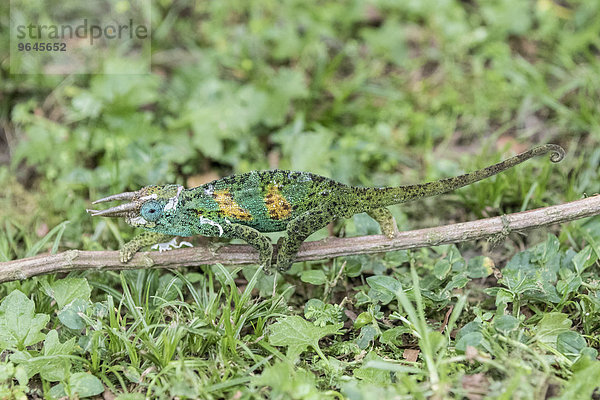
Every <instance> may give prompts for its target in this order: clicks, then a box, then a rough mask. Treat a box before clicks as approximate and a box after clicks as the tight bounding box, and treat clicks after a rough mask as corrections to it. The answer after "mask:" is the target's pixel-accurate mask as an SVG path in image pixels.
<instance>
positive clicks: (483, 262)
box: [467, 256, 494, 279]
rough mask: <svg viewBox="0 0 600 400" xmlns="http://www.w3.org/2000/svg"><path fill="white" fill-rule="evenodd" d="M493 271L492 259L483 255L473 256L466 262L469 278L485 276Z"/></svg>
mask: <svg viewBox="0 0 600 400" xmlns="http://www.w3.org/2000/svg"><path fill="white" fill-rule="evenodd" d="M493 271H494V260H492V259H491V258H489V257H485V256H477V257H473V258H472V259H470V260H469V263H468V264H467V275H468V277H469V278H471V279H477V278H485V277H486V276H489V275H491V273H492V272H493Z"/></svg>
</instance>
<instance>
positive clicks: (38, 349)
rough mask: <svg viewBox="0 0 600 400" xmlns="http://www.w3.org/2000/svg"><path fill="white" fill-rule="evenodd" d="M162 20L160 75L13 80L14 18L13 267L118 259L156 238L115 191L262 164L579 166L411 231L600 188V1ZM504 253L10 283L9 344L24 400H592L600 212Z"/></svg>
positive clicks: (7, 113)
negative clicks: (116, 254) (46, 256)
mask: <svg viewBox="0 0 600 400" xmlns="http://www.w3.org/2000/svg"><path fill="white" fill-rule="evenodd" d="M76 1H81V0H68V1H65V2H64V6H65V7H66V8H67V9H68V7H69V4H73V3H74V2H76ZM119 1H122V0H115V2H117V3H118V2H119ZM25 6H27V7H31V10H29V11H32V12H35V13H39V14H40V15H42V16H44V14H45V13H47V12H48V9H47V8H44V7H41V6H40V5H39V3H38V2H35V1H30V2H27V3H26V5H24V7H25ZM151 6H152V13H151V15H152V69H151V70H152V73H151V74H147V75H127V76H125V75H109V74H103V73H102V72H103V71H110V70H113V68H114V66H115V65H118V64H122V63H123V61H122V60H121V59H118V58H113V57H103V58H102V59H101V60H99V61H100V69H99V70H98V71H97V72H98V73H96V74H90V75H68V76H58V75H42V74H40V75H11V74H10V73H9V72H10V71H9V65H10V60H9V52H10V50H11V49H10V48H9V40H8V26H9V2H6V1H5V2H0V36H1V37H2V38H3V39H6V40H0V187H1V188H2V189H1V190H0V261H7V260H11V259H17V258H22V257H28V256H32V255H35V254H37V253H40V252H45V251H48V250H49V251H57V250H58V251H60V250H66V249H91V250H99V249H103V248H113V249H116V248H117V247H118V246H119V243H122V242H123V241H124V240H128V239H129V238H130V237H131V235H132V234H133V230H132V229H131V228H130V227H127V226H126V225H125V224H124V222H123V221H117V220H115V219H103V220H92V219H91V218H90V217H89V216H88V215H86V213H85V208H86V207H89V205H90V201H91V200H93V199H96V198H99V197H100V196H104V195H107V194H111V193H117V192H121V191H125V190H136V189H138V188H140V187H141V186H144V185H149V184H164V183H179V184H183V185H186V186H187V187H192V186H196V185H199V184H202V183H205V182H208V181H210V180H213V179H216V178H219V177H222V176H226V175H229V174H232V173H239V172H246V171H250V170H254V169H266V168H286V169H296V170H305V171H312V172H315V173H319V174H323V175H327V176H330V177H332V178H335V179H338V180H340V181H343V182H345V183H349V184H355V185H365V186H371V185H372V186H383V185H398V184H407V183H415V182H422V181H427V180H434V179H438V178H442V177H448V176H453V175H457V174H460V173H463V172H466V171H470V170H474V169H476V168H481V167H483V166H487V165H489V164H491V163H493V162H497V161H500V160H501V159H503V158H506V157H508V156H511V155H514V154H515V153H518V152H521V151H524V150H526V149H527V148H529V147H532V146H535V145H538V144H542V143H558V144H560V145H562V146H563V147H565V149H566V150H567V157H566V158H565V159H564V160H563V161H562V162H561V163H560V164H557V165H553V164H551V163H550V162H549V161H548V160H547V159H546V158H544V159H536V160H531V161H528V162H527V163H526V164H523V165H520V166H518V167H517V168H516V169H514V170H511V171H507V172H505V173H503V174H501V175H499V176H496V177H493V178H491V179H488V180H485V181H483V182H481V183H477V184H476V185H472V186H469V187H467V188H464V189H461V190H459V191H457V192H456V193H452V194H448V195H444V196H442V197H439V198H432V199H426V200H423V201H419V202H415V203H409V204H405V205H402V206H396V207H393V208H392V212H393V213H394V215H395V216H396V218H397V221H398V222H399V225H400V228H401V229H403V230H407V229H412V228H417V227H425V226H435V225H436V224H442V223H451V222H456V221H465V220H472V219H476V218H480V217H486V216H494V215H501V214H503V213H509V212H516V211H520V210H524V209H531V208H535V207H541V206H545V205H551V204H559V203H562V202H565V201H570V200H574V199H579V198H581V197H583V196H585V195H592V194H594V193H598V192H599V191H600V177H599V174H598V171H599V166H600V2H598V1H590V0H560V1H558V0H464V1H459V0H435V1H434V0H402V1H397V0H367V1H362V0H355V1H352V0H343V1H319V0H302V1H300V0H262V1H247V0H219V1H191V0H153V1H152V2H151ZM129 67H130V68H131V70H132V71H135V70H137V69H138V68H139V67H140V66H139V65H130V66H129ZM329 229H330V230H331V231H333V232H330V231H328V230H327V229H325V230H323V231H321V232H320V233H318V234H315V235H314V236H313V238H318V237H322V236H324V235H328V234H331V233H333V234H336V235H340V236H344V235H346V236H351V235H363V234H372V233H377V232H378V227H377V225H376V223H375V222H374V221H372V220H371V219H370V218H368V217H367V216H366V215H357V216H354V217H353V218H352V219H350V220H345V221H338V222H337V223H336V224H335V226H333V227H329ZM552 233H554V234H555V235H553V234H552ZM501 239H502V240H498V242H499V243H496V246H495V247H494V246H493V245H494V241H493V240H492V242H491V243H490V242H488V241H479V242H469V243H465V244H461V245H460V246H437V247H434V248H431V249H419V250H415V251H401V252H390V253H388V254H385V255H384V256H382V255H364V256H356V257H346V258H342V257H340V258H338V259H335V260H329V261H323V262H318V263H298V264H295V266H294V267H293V268H292V269H291V270H290V271H289V272H288V273H286V274H278V275H276V276H265V275H263V274H262V273H261V271H258V273H257V272H256V271H257V269H256V267H255V266H246V267H244V268H243V269H242V268H229V267H227V266H226V267H223V266H221V265H216V266H204V267H202V268H198V269H193V270H192V269H189V270H188V269H185V268H182V269H181V270H180V271H166V270H160V271H159V270H150V269H148V270H139V271H127V272H123V273H115V272H110V271H100V272H86V273H71V274H69V276H68V277H67V278H66V279H59V278H63V277H64V276H63V275H56V274H55V275H48V276H43V277H36V278H32V279H27V280H22V281H15V282H9V283H5V284H2V285H0V328H2V329H0V333H2V332H5V331H6V332H8V331H9V330H10V331H11V332H12V331H16V332H17V335H16V339H19V340H16V339H15V337H10V335H7V334H5V335H0V355H1V357H0V397H2V398H5V397H6V398H10V397H9V396H11V395H12V396H13V398H19V399H20V398H25V393H27V395H29V397H31V398H36V397H34V396H39V397H37V398H41V397H42V396H45V397H44V398H51V397H55V398H61V397H63V396H65V395H71V394H73V395H74V396H79V397H80V398H83V397H89V396H94V395H98V394H100V393H102V392H103V391H104V390H106V392H104V393H105V396H106V398H109V397H110V398H113V397H114V396H113V394H114V395H116V394H119V393H121V395H120V396H119V397H118V398H119V399H123V400H125V399H142V398H145V397H146V396H148V397H150V396H151V397H152V398H165V399H168V398H175V397H177V398H182V399H183V398H207V399H212V398H257V399H258V398H260V399H261V398H302V399H314V398H342V397H344V398H345V397H347V398H351V399H370V398H375V397H376V398H381V399H385V398H398V397H399V396H400V397H403V398H404V397H411V398H423V399H425V398H444V396H446V397H447V396H454V397H456V398H469V399H480V398H482V397H483V396H487V397H486V398H522V399H539V398H550V397H553V396H558V395H561V396H562V397H561V398H564V399H570V398H578V397H577V396H582V395H581V393H587V396H585V395H584V396H583V397H581V398H590V397H591V396H592V393H593V392H594V391H595V390H596V393H597V388H596V386H597V382H598V381H599V380H600V378H598V377H600V363H599V362H598V359H597V356H598V352H597V350H598V348H600V347H599V343H600V337H599V336H598V332H599V329H598V327H599V326H600V290H599V288H598V265H599V264H598V262H597V259H598V254H600V251H599V250H598V249H599V243H600V218H599V217H594V218H590V219H586V220H580V221H574V222H572V223H569V224H563V225H561V226H553V227H548V228H544V229H539V230H536V231H533V232H528V233H527V235H521V234H519V233H515V234H511V235H509V236H508V237H507V238H504V237H502V238H501ZM504 239H506V240H504ZM509 259H510V261H508V262H506V261H507V260H509ZM504 265H506V266H505V267H504V268H503V269H502V272H500V270H498V269H497V268H496V267H500V266H504ZM417 271H418V272H417ZM276 279H277V280H276ZM399 288H403V289H404V290H403V291H400V290H399ZM257 293H259V294H260V296H257ZM413 304H414V307H413ZM415 309H416V310H415ZM301 315H304V318H303V317H301ZM15 321H18V323H17V322H15ZM442 321H443V322H442ZM342 327H343V329H342ZM46 331H48V332H46ZM440 332H441V333H440ZM332 334H333V335H334V336H332ZM44 338H45V340H44V342H43V344H42V342H41V341H42V340H43V339H44ZM319 341H321V345H319ZM284 353H286V354H287V355H284ZM48 356H52V357H51V359H52V360H51V361H49V358H48ZM38 375H39V377H38ZM34 376H35V378H34ZM28 379H29V380H30V381H29V382H28ZM86 382H87V383H86ZM17 383H18V384H17ZM267 387H268V388H267ZM7 393H8V394H7ZM123 393H124V394H123ZM436 396H437V397H436ZM596 397H597V395H596Z"/></svg>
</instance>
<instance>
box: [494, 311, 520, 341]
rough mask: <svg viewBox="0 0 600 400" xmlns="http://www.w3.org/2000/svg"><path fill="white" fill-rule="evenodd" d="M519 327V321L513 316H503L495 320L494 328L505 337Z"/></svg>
mask: <svg viewBox="0 0 600 400" xmlns="http://www.w3.org/2000/svg"><path fill="white" fill-rule="evenodd" d="M518 327H519V320H518V319H517V318H515V317H513V316H512V315H501V316H499V317H496V318H494V328H496V330H497V331H498V332H500V333H502V334H503V335H505V336H506V335H508V334H509V333H510V332H512V331H514V330H515V329H517V328H518Z"/></svg>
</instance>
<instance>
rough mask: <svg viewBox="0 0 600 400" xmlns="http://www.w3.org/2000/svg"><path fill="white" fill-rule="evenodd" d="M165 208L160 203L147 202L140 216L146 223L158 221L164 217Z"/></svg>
mask: <svg viewBox="0 0 600 400" xmlns="http://www.w3.org/2000/svg"><path fill="white" fill-rule="evenodd" d="M162 212H163V208H162V205H161V204H160V203H159V202H158V201H152V200H151V201H147V202H146V203H144V205H143V206H142V209H141V210H140V214H141V215H142V217H143V218H144V219H145V220H146V221H152V222H154V221H156V220H158V219H159V218H160V216H161V215H162Z"/></svg>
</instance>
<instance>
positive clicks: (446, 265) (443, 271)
mask: <svg viewBox="0 0 600 400" xmlns="http://www.w3.org/2000/svg"><path fill="white" fill-rule="evenodd" d="M451 267H452V266H451V265H450V262H449V261H448V260H446V259H445V258H442V259H440V260H438V261H437V262H436V263H435V266H434V267H433V274H434V275H435V277H436V278H438V279H439V280H440V281H441V280H444V279H445V278H446V276H448V273H450V268H451Z"/></svg>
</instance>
